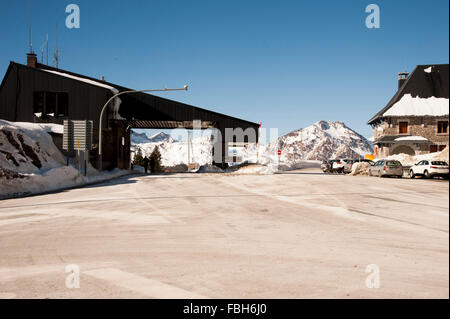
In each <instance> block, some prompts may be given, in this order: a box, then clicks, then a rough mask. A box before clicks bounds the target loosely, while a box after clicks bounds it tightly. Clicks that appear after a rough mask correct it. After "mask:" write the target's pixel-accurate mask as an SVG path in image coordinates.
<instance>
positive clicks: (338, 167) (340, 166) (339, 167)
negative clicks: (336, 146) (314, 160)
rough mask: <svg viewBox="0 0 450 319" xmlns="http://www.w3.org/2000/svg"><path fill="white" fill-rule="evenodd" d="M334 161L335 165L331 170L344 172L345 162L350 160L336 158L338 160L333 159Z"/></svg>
mask: <svg viewBox="0 0 450 319" xmlns="http://www.w3.org/2000/svg"><path fill="white" fill-rule="evenodd" d="M331 161H332V162H333V165H332V167H331V172H333V173H335V172H336V173H343V172H344V166H345V163H346V162H347V161H348V160H344V159H336V160H331Z"/></svg>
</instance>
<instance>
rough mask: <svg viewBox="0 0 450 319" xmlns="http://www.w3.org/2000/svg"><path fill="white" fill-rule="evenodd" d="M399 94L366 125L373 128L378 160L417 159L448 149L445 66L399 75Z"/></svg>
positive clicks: (433, 66) (447, 93)
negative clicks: (413, 157) (389, 157)
mask: <svg viewBox="0 0 450 319" xmlns="http://www.w3.org/2000/svg"><path fill="white" fill-rule="evenodd" d="M398 75H399V79H398V90H397V92H396V93H395V94H394V96H393V97H392V99H391V100H390V101H389V102H388V104H387V105H386V106H385V107H384V108H383V109H381V111H379V112H378V113H377V114H375V115H374V116H373V117H372V118H371V119H370V120H369V121H368V122H367V124H369V125H371V126H372V127H373V128H374V142H373V144H374V150H375V155H376V156H377V157H379V158H380V157H386V156H389V155H394V154H400V153H405V154H408V155H419V154H424V153H430V152H437V151H440V150H443V149H444V148H445V147H447V146H448V145H449V141H448V137H449V135H448V116H449V100H448V99H449V79H448V77H449V68H448V64H437V65H418V66H417V67H416V68H415V69H414V71H413V72H412V73H411V74H408V73H399V74H398Z"/></svg>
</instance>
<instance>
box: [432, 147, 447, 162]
mask: <svg viewBox="0 0 450 319" xmlns="http://www.w3.org/2000/svg"><path fill="white" fill-rule="evenodd" d="M432 159H433V160H435V161H445V162H447V163H448V162H449V154H448V146H447V147H446V148H444V150H443V151H442V152H439V153H437V154H436V155H434V156H433V158H432Z"/></svg>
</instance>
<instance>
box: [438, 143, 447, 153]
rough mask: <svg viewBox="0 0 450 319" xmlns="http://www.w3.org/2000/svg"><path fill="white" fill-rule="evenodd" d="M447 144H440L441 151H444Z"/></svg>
mask: <svg viewBox="0 0 450 319" xmlns="http://www.w3.org/2000/svg"><path fill="white" fill-rule="evenodd" d="M446 147H447V145H439V152H441V151H443V150H444V149H445V148H446Z"/></svg>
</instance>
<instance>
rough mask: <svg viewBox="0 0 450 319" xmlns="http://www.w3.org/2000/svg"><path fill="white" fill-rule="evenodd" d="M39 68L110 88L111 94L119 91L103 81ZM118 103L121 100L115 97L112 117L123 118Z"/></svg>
mask: <svg viewBox="0 0 450 319" xmlns="http://www.w3.org/2000/svg"><path fill="white" fill-rule="evenodd" d="M40 70H42V71H45V72H49V73H53V74H56V75H59V76H63V77H66V78H69V79H73V80H76V81H80V82H84V83H88V84H92V85H95V86H98V87H102V88H105V89H108V90H110V91H111V92H112V93H113V94H117V93H119V90H118V89H116V88H115V87H112V86H110V85H107V84H104V83H101V82H97V81H94V80H90V79H86V78H82V77H79V76H75V75H71V74H68V73H63V72H58V71H53V70H46V69H40ZM120 103H122V100H121V99H120V98H118V97H116V98H115V99H114V106H113V111H114V118H115V119H119V120H120V119H122V120H123V118H122V117H121V116H120V115H119V107H120Z"/></svg>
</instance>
